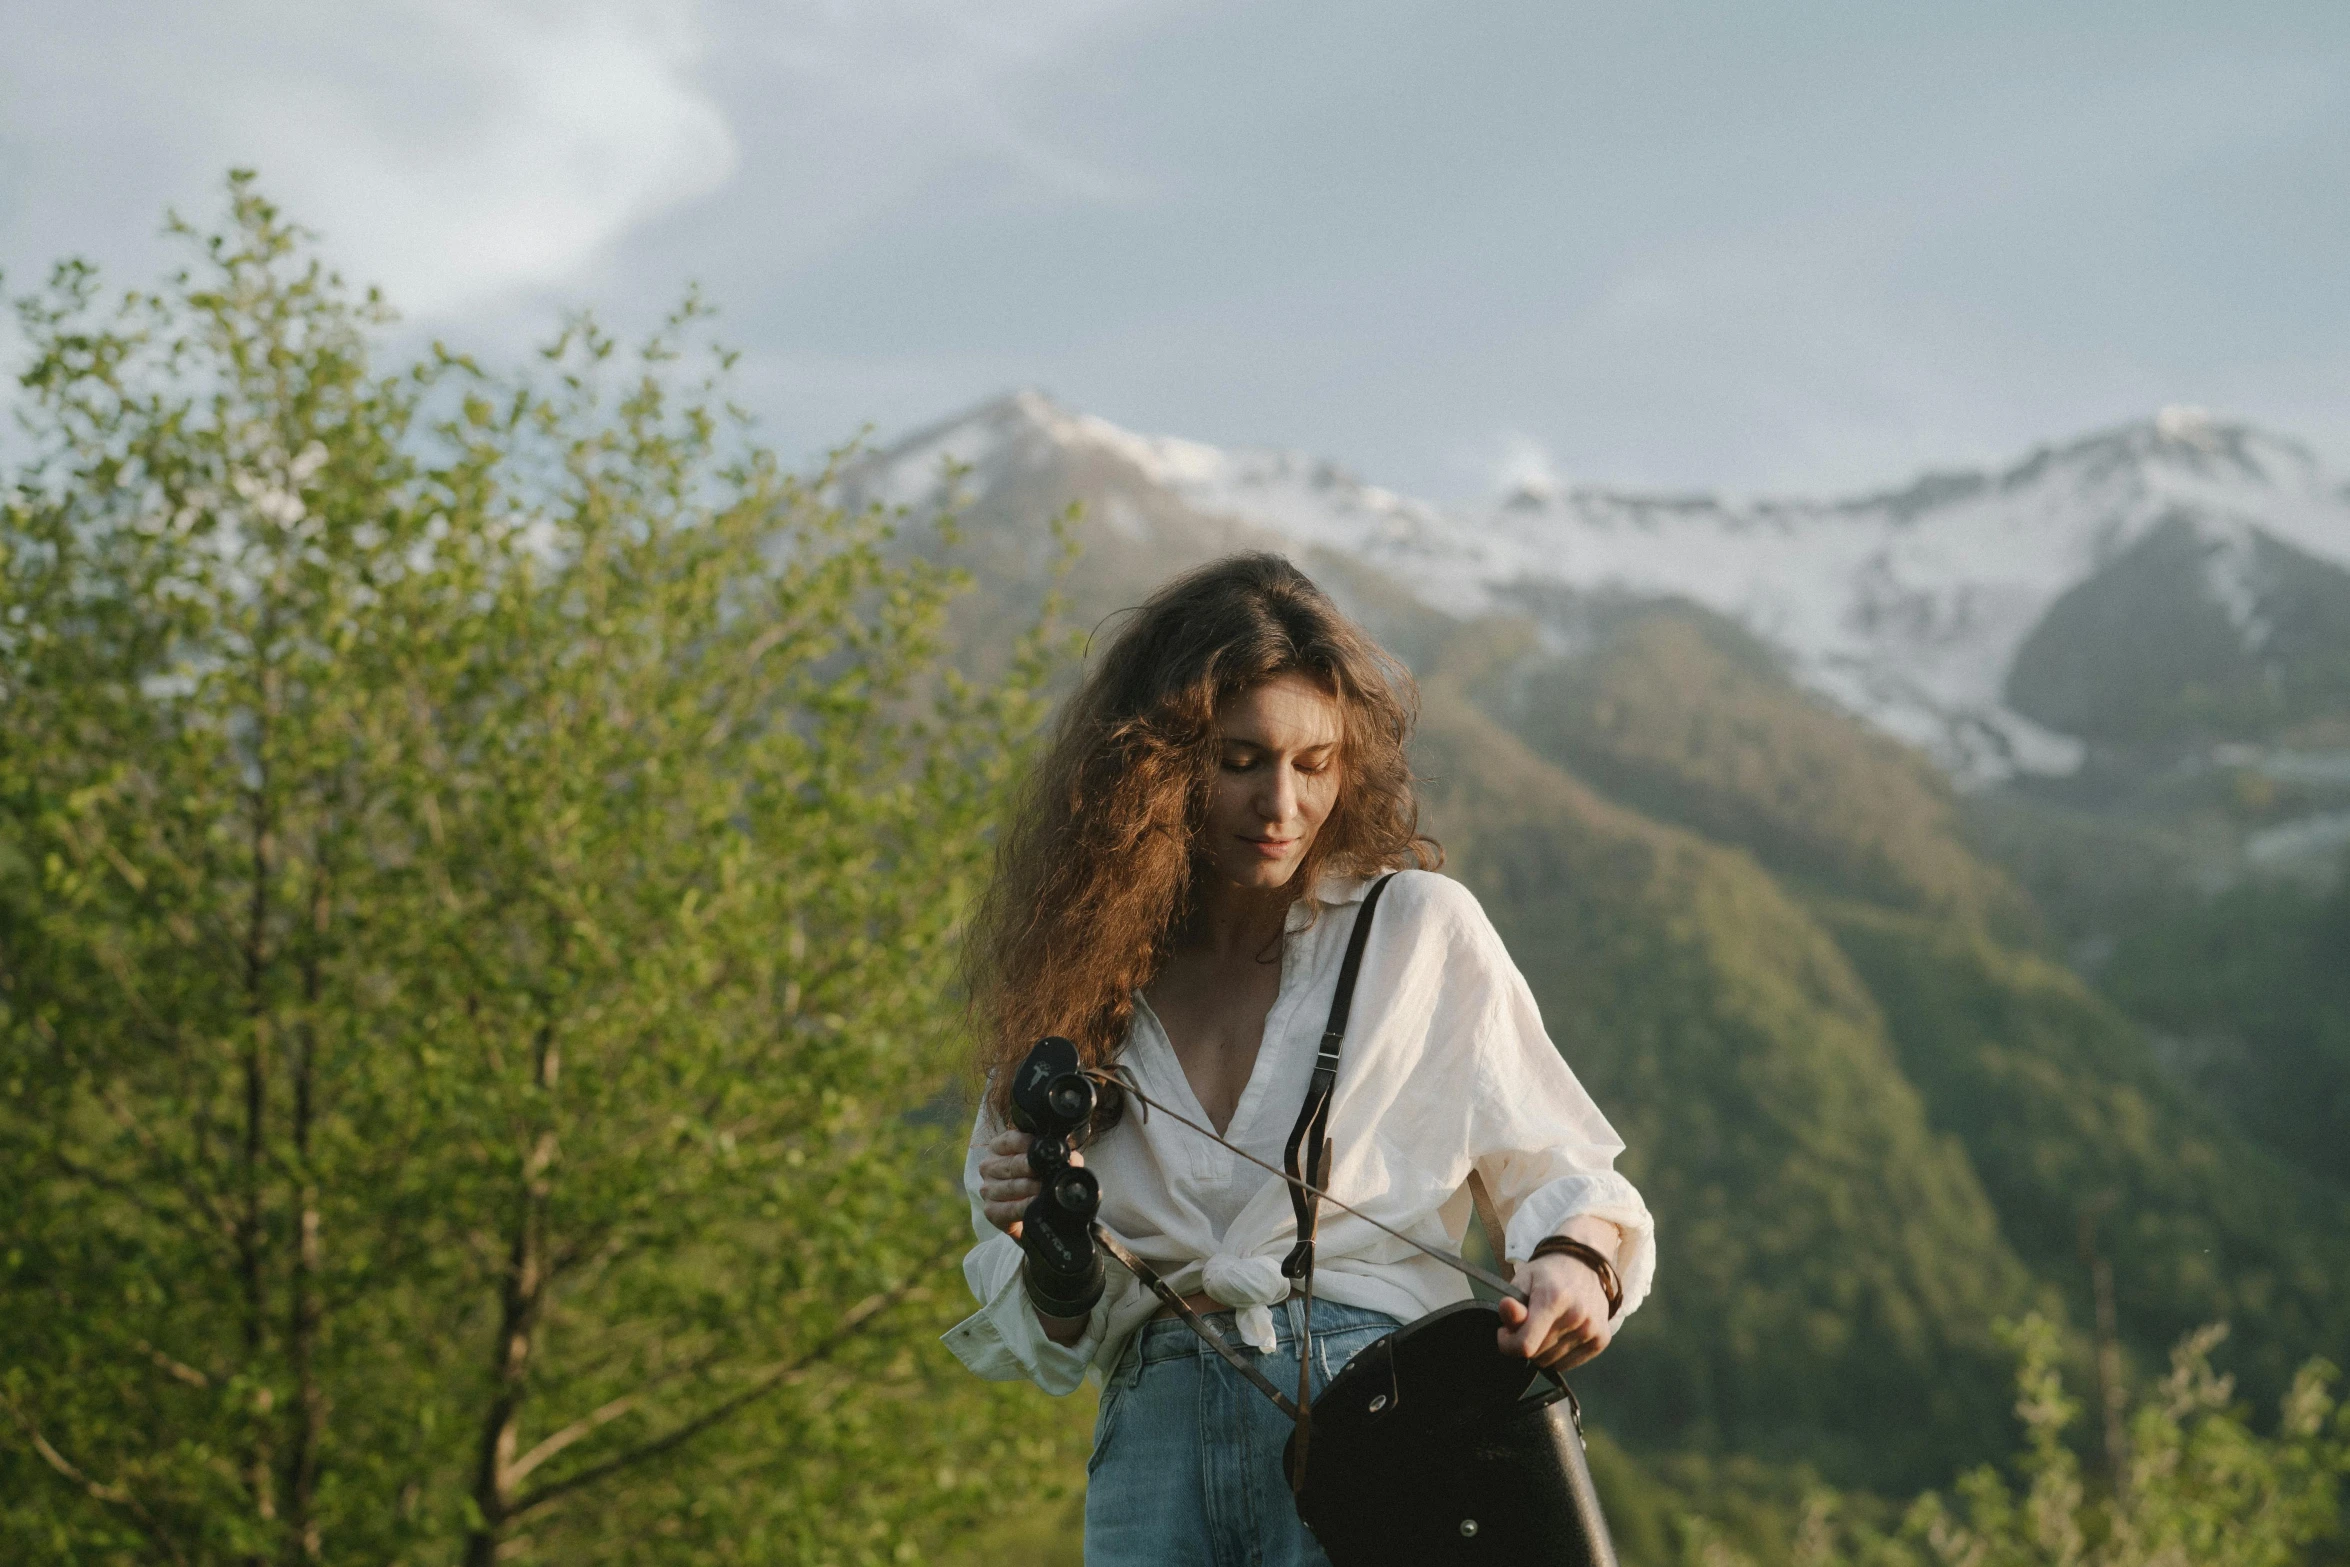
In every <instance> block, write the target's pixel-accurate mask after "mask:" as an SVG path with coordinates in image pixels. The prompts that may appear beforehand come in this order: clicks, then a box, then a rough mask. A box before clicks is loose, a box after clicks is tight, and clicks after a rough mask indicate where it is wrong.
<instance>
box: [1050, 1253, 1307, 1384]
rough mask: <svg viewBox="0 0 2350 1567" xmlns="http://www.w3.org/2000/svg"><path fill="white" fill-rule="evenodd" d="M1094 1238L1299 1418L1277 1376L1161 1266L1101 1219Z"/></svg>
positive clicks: (1203, 1338) (1235, 1367)
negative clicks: (1229, 1337)
mask: <svg viewBox="0 0 2350 1567" xmlns="http://www.w3.org/2000/svg"><path fill="white" fill-rule="evenodd" d="M1093 1238H1094V1239H1095V1240H1096V1241H1097V1242H1099V1243H1100V1245H1101V1248H1102V1250H1104V1251H1106V1252H1108V1253H1109V1254H1110V1255H1111V1256H1113V1257H1115V1258H1117V1259H1118V1260H1119V1261H1120V1262H1122V1263H1124V1264H1125V1265H1126V1271H1127V1272H1129V1273H1131V1274H1133V1275H1134V1276H1135V1277H1136V1278H1138V1279H1140V1280H1141V1281H1142V1283H1143V1287H1144V1288H1146V1289H1148V1290H1149V1291H1150V1292H1151V1293H1152V1294H1153V1295H1156V1296H1158V1297H1159V1299H1160V1300H1162V1301H1164V1302H1166V1303H1167V1305H1168V1306H1170V1307H1171V1308H1173V1310H1174V1312H1175V1315H1177V1316H1178V1317H1181V1318H1182V1319H1183V1321H1184V1324H1185V1325H1186V1326H1188V1327H1189V1328H1190V1329H1191V1331H1192V1332H1194V1333H1196V1334H1198V1335H1199V1336H1200V1340H1201V1342H1203V1343H1205V1344H1206V1345H1207V1346H1208V1348H1210V1349H1212V1350H1214V1351H1215V1352H1216V1353H1217V1354H1219V1355H1222V1356H1223V1357H1224V1359H1225V1361H1226V1362H1227V1363H1229V1364H1230V1365H1231V1367H1232V1369H1233V1370H1235V1371H1237V1372H1239V1373H1240V1374H1241V1375H1242V1376H1244V1377H1246V1378H1247V1379H1248V1380H1249V1381H1250V1382H1251V1383H1253V1384H1255V1386H1256V1389H1257V1391H1258V1392H1260V1393H1262V1394H1264V1395H1265V1396H1266V1397H1267V1398H1269V1399H1271V1400H1272V1401H1273V1402H1274V1404H1275V1405H1277V1406H1278V1407H1279V1408H1280V1410H1281V1412H1282V1413H1283V1414H1285V1415H1287V1416H1288V1417H1289V1418H1290V1419H1292V1420H1295V1419H1296V1418H1297V1414H1298V1406H1297V1405H1296V1404H1295V1403H1293V1402H1291V1400H1290V1397H1289V1395H1288V1394H1287V1393H1284V1392H1282V1391H1281V1389H1279V1388H1277V1387H1275V1386H1274V1385H1273V1379H1272V1378H1271V1377H1269V1376H1267V1375H1265V1374H1264V1373H1263V1372H1262V1371H1259V1370H1258V1369H1257V1368H1256V1364H1255V1362H1253V1361H1250V1360H1248V1359H1246V1358H1244V1357H1243V1356H1242V1355H1241V1353H1240V1351H1239V1350H1237V1349H1234V1348H1233V1347H1232V1346H1231V1345H1230V1344H1228V1343H1226V1342H1225V1339H1224V1335H1223V1334H1221V1333H1219V1332H1217V1331H1216V1330H1215V1329H1214V1328H1211V1327H1209V1326H1208V1324H1207V1319H1206V1318H1204V1317H1202V1316H1201V1315H1200V1314H1199V1313H1198V1312H1196V1311H1194V1310H1192V1309H1191V1307H1190V1305H1189V1304H1188V1303H1187V1302H1185V1300H1184V1298H1183V1297H1182V1296H1180V1295H1178V1294H1176V1293H1175V1290H1174V1286H1172V1285H1170V1284H1169V1283H1168V1282H1167V1281H1166V1280H1165V1279H1162V1278H1160V1277H1159V1270H1158V1269H1156V1268H1154V1267H1152V1266H1151V1265H1150V1264H1149V1263H1147V1262H1145V1261H1143V1260H1142V1259H1141V1258H1140V1257H1138V1256H1136V1255H1135V1254H1134V1252H1133V1251H1132V1250H1131V1249H1129V1248H1128V1246H1127V1245H1126V1243H1125V1242H1124V1241H1122V1240H1120V1239H1118V1237H1117V1236H1115V1235H1112V1234H1111V1233H1110V1232H1109V1231H1108V1230H1107V1229H1104V1228H1103V1227H1102V1225H1101V1223H1100V1222H1099V1221H1098V1220H1097V1221H1095V1224H1094V1227H1093Z"/></svg>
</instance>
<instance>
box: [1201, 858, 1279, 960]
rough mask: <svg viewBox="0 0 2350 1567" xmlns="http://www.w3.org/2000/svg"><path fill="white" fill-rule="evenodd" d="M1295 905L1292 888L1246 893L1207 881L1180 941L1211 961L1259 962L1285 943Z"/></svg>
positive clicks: (1247, 889) (1257, 889)
mask: <svg viewBox="0 0 2350 1567" xmlns="http://www.w3.org/2000/svg"><path fill="white" fill-rule="evenodd" d="M1295 901H1296V897H1295V894H1294V893H1293V892H1292V890H1291V889H1290V888H1287V887H1243V886H1240V885H1238V884H1237V883H1234V882H1229V881H1225V880H1224V879H1223V878H1221V877H1219V876H1213V875H1203V876H1201V877H1200V879H1199V881H1198V883H1197V884H1196V887H1195V891H1194V893H1193V903H1192V906H1191V914H1190V917H1189V918H1187V919H1185V920H1184V922H1183V930H1182V933H1181V935H1180V937H1179V940H1180V941H1181V943H1182V945H1184V946H1186V947H1189V948H1190V949H1191V950H1192V951H1194V952H1198V953H1200V954H1202V955H1204V956H1207V957H1210V958H1238V957H1244V956H1246V957H1256V956H1259V955H1261V954H1262V953H1263V952H1264V951H1265V949H1266V948H1268V947H1271V946H1273V945H1274V944H1275V943H1277V942H1278V941H1279V940H1280V938H1281V933H1282V929H1283V927H1284V926H1285V925H1286V924H1287V923H1288V920H1289V906H1290V904H1292V903H1293V902H1295Z"/></svg>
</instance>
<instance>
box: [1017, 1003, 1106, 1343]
mask: <svg viewBox="0 0 2350 1567" xmlns="http://www.w3.org/2000/svg"><path fill="white" fill-rule="evenodd" d="M1093 1106H1094V1090H1093V1079H1091V1078H1089V1077H1087V1076H1086V1075H1085V1066H1084V1063H1083V1062H1082V1061H1081V1060H1080V1059H1079V1058H1078V1054H1077V1047H1076V1045H1074V1044H1072V1043H1071V1042H1070V1041H1068V1040H1066V1039H1063V1038H1061V1037H1060V1036H1058V1035H1052V1036H1049V1037H1047V1038H1044V1039H1040V1040H1038V1041H1037V1042H1036V1044H1035V1046H1034V1047H1033V1048H1032V1049H1030V1050H1029V1052H1028V1055H1027V1057H1026V1059H1024V1060H1023V1061H1022V1062H1021V1063H1020V1067H1019V1070H1018V1071H1017V1072H1016V1073H1015V1074H1014V1075H1013V1077H1012V1124H1013V1125H1014V1126H1016V1127H1018V1128H1019V1129H1020V1130H1021V1131H1023V1132H1027V1133H1029V1134H1030V1135H1031V1136H1032V1137H1034V1138H1035V1141H1034V1142H1032V1143H1031V1144H1029V1147H1028V1168H1029V1171H1030V1172H1031V1173H1032V1174H1034V1175H1035V1177H1036V1179H1037V1181H1038V1183H1039V1185H1040V1186H1041V1187H1042V1190H1040V1191H1039V1192H1038V1193H1037V1194H1036V1196H1035V1197H1034V1198H1032V1199H1031V1200H1030V1201H1029V1204H1028V1208H1027V1210H1026V1211H1025V1212H1024V1213H1022V1214H1021V1216H1020V1249H1021V1250H1022V1251H1024V1252H1026V1253H1027V1254H1028V1298H1029V1299H1030V1300H1032V1301H1034V1302H1035V1303H1036V1308H1037V1309H1038V1310H1039V1311H1042V1312H1043V1313H1045V1314H1046V1315H1047V1316H1052V1317H1082V1316H1085V1315H1086V1314H1087V1313H1089V1312H1091V1311H1092V1310H1093V1306H1094V1302H1096V1301H1098V1300H1100V1299H1101V1298H1102V1288H1103V1283H1102V1259H1101V1253H1100V1251H1099V1250H1098V1249H1097V1248H1096V1247H1095V1245H1094V1239H1093V1219H1094V1215H1095V1214H1096V1213H1097V1212H1099V1211H1100V1209H1101V1201H1102V1189H1101V1183H1100V1182H1098V1181H1096V1180H1095V1179H1094V1177H1093V1172H1092V1171H1091V1170H1088V1169H1086V1168H1085V1167H1084V1166H1083V1165H1076V1164H1071V1163H1070V1162H1069V1154H1070V1151H1071V1147H1072V1139H1073V1138H1075V1137H1077V1136H1078V1135H1079V1134H1080V1133H1082V1132H1083V1130H1084V1129H1085V1127H1086V1125H1087V1123H1089V1122H1090V1121H1091V1120H1092V1119H1093Z"/></svg>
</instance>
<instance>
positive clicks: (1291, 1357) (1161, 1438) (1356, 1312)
mask: <svg viewBox="0 0 2350 1567" xmlns="http://www.w3.org/2000/svg"><path fill="white" fill-rule="evenodd" d="M1302 1315H1303V1308H1302V1307H1301V1306H1300V1305H1299V1303H1298V1302H1297V1301H1296V1300H1294V1299H1293V1300H1291V1301H1290V1302H1289V1305H1288V1308H1287V1309H1286V1310H1285V1311H1284V1310H1276V1311H1275V1312H1274V1313H1273V1336H1274V1345H1273V1352H1272V1353H1271V1354H1269V1355H1259V1354H1257V1353H1256V1351H1254V1350H1252V1349H1250V1348H1249V1347H1248V1346H1246V1345H1245V1344H1242V1343H1240V1341H1239V1340H1238V1339H1237V1338H1235V1337H1234V1336H1233V1332H1232V1314H1231V1313H1230V1312H1218V1313H1216V1314H1215V1315H1214V1316H1211V1317H1209V1318H1208V1319H1207V1320H1208V1323H1209V1325H1210V1326H1211V1327H1213V1328H1215V1329H1216V1330H1217V1331H1218V1332H1220V1333H1222V1334H1223V1335H1224V1338H1225V1341H1226V1342H1227V1343H1230V1344H1232V1345H1233V1346H1234V1347H1235V1348H1237V1349H1239V1350H1240V1352H1241V1353H1242V1354H1244V1355H1249V1356H1253V1357H1254V1358H1255V1360H1256V1362H1257V1365H1258V1367H1259V1369H1261V1370H1262V1371H1263V1372H1264V1373H1265V1375H1266V1376H1268V1377H1270V1378H1272V1380H1273V1385H1274V1386H1275V1387H1277V1388H1279V1389H1281V1391H1282V1392H1284V1393H1288V1394H1290V1395H1291V1396H1293V1397H1294V1396H1295V1395H1296V1391H1297V1327H1298V1322H1299V1320H1300V1318H1301V1317H1302ZM1395 1325H1396V1323H1395V1319H1394V1318H1393V1317H1390V1316H1386V1315H1384V1314H1382V1313H1380V1312H1376V1311H1364V1310H1362V1309H1361V1308H1360V1307H1356V1306H1341V1305H1337V1304H1335V1303H1333V1302H1330V1301H1317V1302H1316V1303H1315V1305H1314V1342H1313V1362H1314V1363H1313V1389H1314V1392H1315V1393H1317V1394H1319V1393H1320V1392H1321V1391H1322V1386H1323V1384H1324V1383H1326V1382H1328V1381H1329V1380H1330V1378H1331V1376H1332V1375H1333V1374H1334V1373H1336V1372H1337V1371H1338V1369H1339V1368H1340V1367H1342V1366H1344V1365H1345V1364H1346V1362H1347V1360H1348V1358H1349V1357H1351V1356H1352V1355H1354V1353H1355V1352H1356V1351H1358V1350H1360V1349H1361V1348H1362V1347H1363V1346H1364V1345H1366V1344H1368V1343H1370V1342H1371V1341H1372V1340H1373V1339H1375V1338H1377V1337H1379V1335H1381V1334H1382V1333H1387V1332H1390V1331H1392V1330H1393V1329H1394V1327H1395ZM1290 1429H1291V1427H1290V1423H1289V1417H1288V1416H1287V1415H1285V1414H1283V1413H1282V1412H1281V1411H1280V1410H1278V1409H1276V1408H1274V1407H1273V1402H1272V1400H1270V1399H1268V1398H1266V1397H1265V1395H1264V1394H1263V1393H1261V1392H1259V1391H1258V1390H1257V1389H1256V1388H1255V1387H1252V1386H1251V1385H1250V1384H1248V1383H1247V1382H1245V1381H1243V1380H1241V1377H1240V1374H1239V1373H1238V1372H1236V1371H1234V1370H1233V1369H1232V1368H1231V1367H1230V1366H1228V1365H1226V1364H1225V1363H1224V1361H1223V1360H1222V1359H1220V1358H1219V1357H1218V1356H1217V1354H1216V1352H1215V1351H1214V1350H1212V1349H1210V1348H1208V1346H1207V1345H1205V1344H1203V1343H1201V1342H1200V1341H1199V1338H1198V1336H1197V1335H1196V1334H1194V1333H1193V1332H1192V1331H1191V1329H1190V1328H1189V1327H1187V1326H1185V1325H1184V1324H1183V1323H1181V1322H1177V1321H1174V1320H1172V1319H1169V1320H1167V1321H1163V1322H1151V1323H1146V1324H1144V1326H1143V1328H1142V1330H1141V1331H1140V1332H1138V1333H1136V1334H1135V1335H1134V1337H1133V1338H1132V1339H1131V1340H1129V1341H1128V1343H1127V1345H1126V1353H1125V1354H1124V1355H1123V1356H1121V1357H1120V1358H1119V1361H1118V1369H1117V1370H1115V1371H1113V1372H1112V1373H1111V1374H1110V1377H1109V1380H1108V1381H1107V1382H1105V1383H1104V1384H1103V1385H1102V1400H1101V1415H1100V1417H1099V1418H1098V1419H1097V1420H1096V1421H1095V1422H1094V1428H1093V1457H1092V1459H1091V1460H1090V1461H1089V1462H1088V1463H1087V1464H1086V1485H1085V1567H1329V1558H1328V1557H1326V1556H1324V1555H1323V1554H1322V1548H1321V1547H1320V1546H1319V1545H1317V1544H1315V1543H1314V1537H1313V1536H1312V1535H1311V1534H1310V1533H1308V1532H1307V1530H1306V1526H1305V1525H1304V1524H1303V1523H1301V1522H1299V1521H1298V1516H1297V1507H1296V1505H1295V1504H1294V1503H1293V1502H1292V1501H1291V1500H1290V1496H1289V1481H1288V1478H1287V1477H1286V1476H1285V1475H1283V1474H1282V1472H1281V1450H1282V1447H1283V1445H1284V1444H1286V1443H1287V1442H1288V1440H1289V1433H1290Z"/></svg>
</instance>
